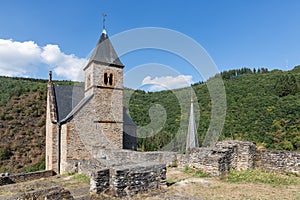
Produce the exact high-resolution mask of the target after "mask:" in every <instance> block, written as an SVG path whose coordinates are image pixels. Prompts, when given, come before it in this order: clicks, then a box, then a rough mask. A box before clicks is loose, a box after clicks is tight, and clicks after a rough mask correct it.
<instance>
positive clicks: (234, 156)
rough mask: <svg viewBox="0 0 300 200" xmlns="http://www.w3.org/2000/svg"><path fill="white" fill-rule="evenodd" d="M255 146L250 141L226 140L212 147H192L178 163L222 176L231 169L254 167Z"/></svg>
mask: <svg viewBox="0 0 300 200" xmlns="http://www.w3.org/2000/svg"><path fill="white" fill-rule="evenodd" d="M255 151H256V146H255V145H254V144H253V143H251V142H242V141H234V140H227V141H222V142H218V143H217V144H216V147H214V148H195V149H192V150H191V151H190V152H189V154H188V155H187V156H186V157H185V159H186V160H184V159H178V160H179V161H180V162H179V164H180V165H183V164H185V165H187V166H189V167H192V168H196V169H200V170H202V171H203V172H205V173H207V174H210V175H212V176H222V175H225V174H227V173H229V172H230V171H232V170H235V169H236V170H247V169H253V168H254V157H255Z"/></svg>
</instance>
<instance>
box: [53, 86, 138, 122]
mask: <svg viewBox="0 0 300 200" xmlns="http://www.w3.org/2000/svg"><path fill="white" fill-rule="evenodd" d="M54 96H55V101H56V112H57V113H56V114H57V118H58V119H57V121H58V122H59V123H65V122H67V121H69V120H72V117H73V116H74V115H75V114H76V113H77V112H78V111H79V110H80V109H82V108H83V107H84V105H85V104H86V103H87V102H88V101H89V100H91V99H92V97H93V96H94V95H93V94H91V95H89V96H86V97H84V87H81V86H70V85H54ZM123 121H124V125H131V126H136V124H135V123H134V122H133V121H132V120H131V119H130V117H129V116H128V115H127V113H126V108H125V107H123Z"/></svg>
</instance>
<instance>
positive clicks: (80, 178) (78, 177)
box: [72, 174, 90, 184]
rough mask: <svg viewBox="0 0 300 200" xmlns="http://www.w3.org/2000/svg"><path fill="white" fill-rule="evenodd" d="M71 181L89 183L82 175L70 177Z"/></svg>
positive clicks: (87, 178)
mask: <svg viewBox="0 0 300 200" xmlns="http://www.w3.org/2000/svg"><path fill="white" fill-rule="evenodd" d="M72 179H73V180H76V181H81V182H84V183H88V184H89V183H90V179H89V177H87V176H86V175H84V174H76V175H74V176H73V177H72Z"/></svg>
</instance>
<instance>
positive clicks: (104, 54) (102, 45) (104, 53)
mask: <svg viewBox="0 0 300 200" xmlns="http://www.w3.org/2000/svg"><path fill="white" fill-rule="evenodd" d="M91 61H96V62H101V63H106V64H110V65H115V66H118V67H124V65H123V63H122V62H121V61H120V59H119V57H118V55H117V53H116V51H115V49H114V48H113V46H112V44H111V42H110V40H109V38H108V35H107V34H106V31H105V30H103V32H102V34H101V36H100V39H99V41H98V43H97V45H96V47H95V49H94V51H93V53H92V55H91V57H90V60H89V62H91Z"/></svg>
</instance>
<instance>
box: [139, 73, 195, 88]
mask: <svg viewBox="0 0 300 200" xmlns="http://www.w3.org/2000/svg"><path fill="white" fill-rule="evenodd" d="M192 79H193V77H192V76H190V75H178V76H176V77H172V76H161V77H154V78H153V79H152V78H151V77H150V76H146V77H145V78H144V80H143V81H142V85H150V87H149V89H148V90H149V91H159V90H165V89H168V90H169V89H176V88H183V87H188V86H190V85H191V84H193V83H194V82H193V80H192Z"/></svg>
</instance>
